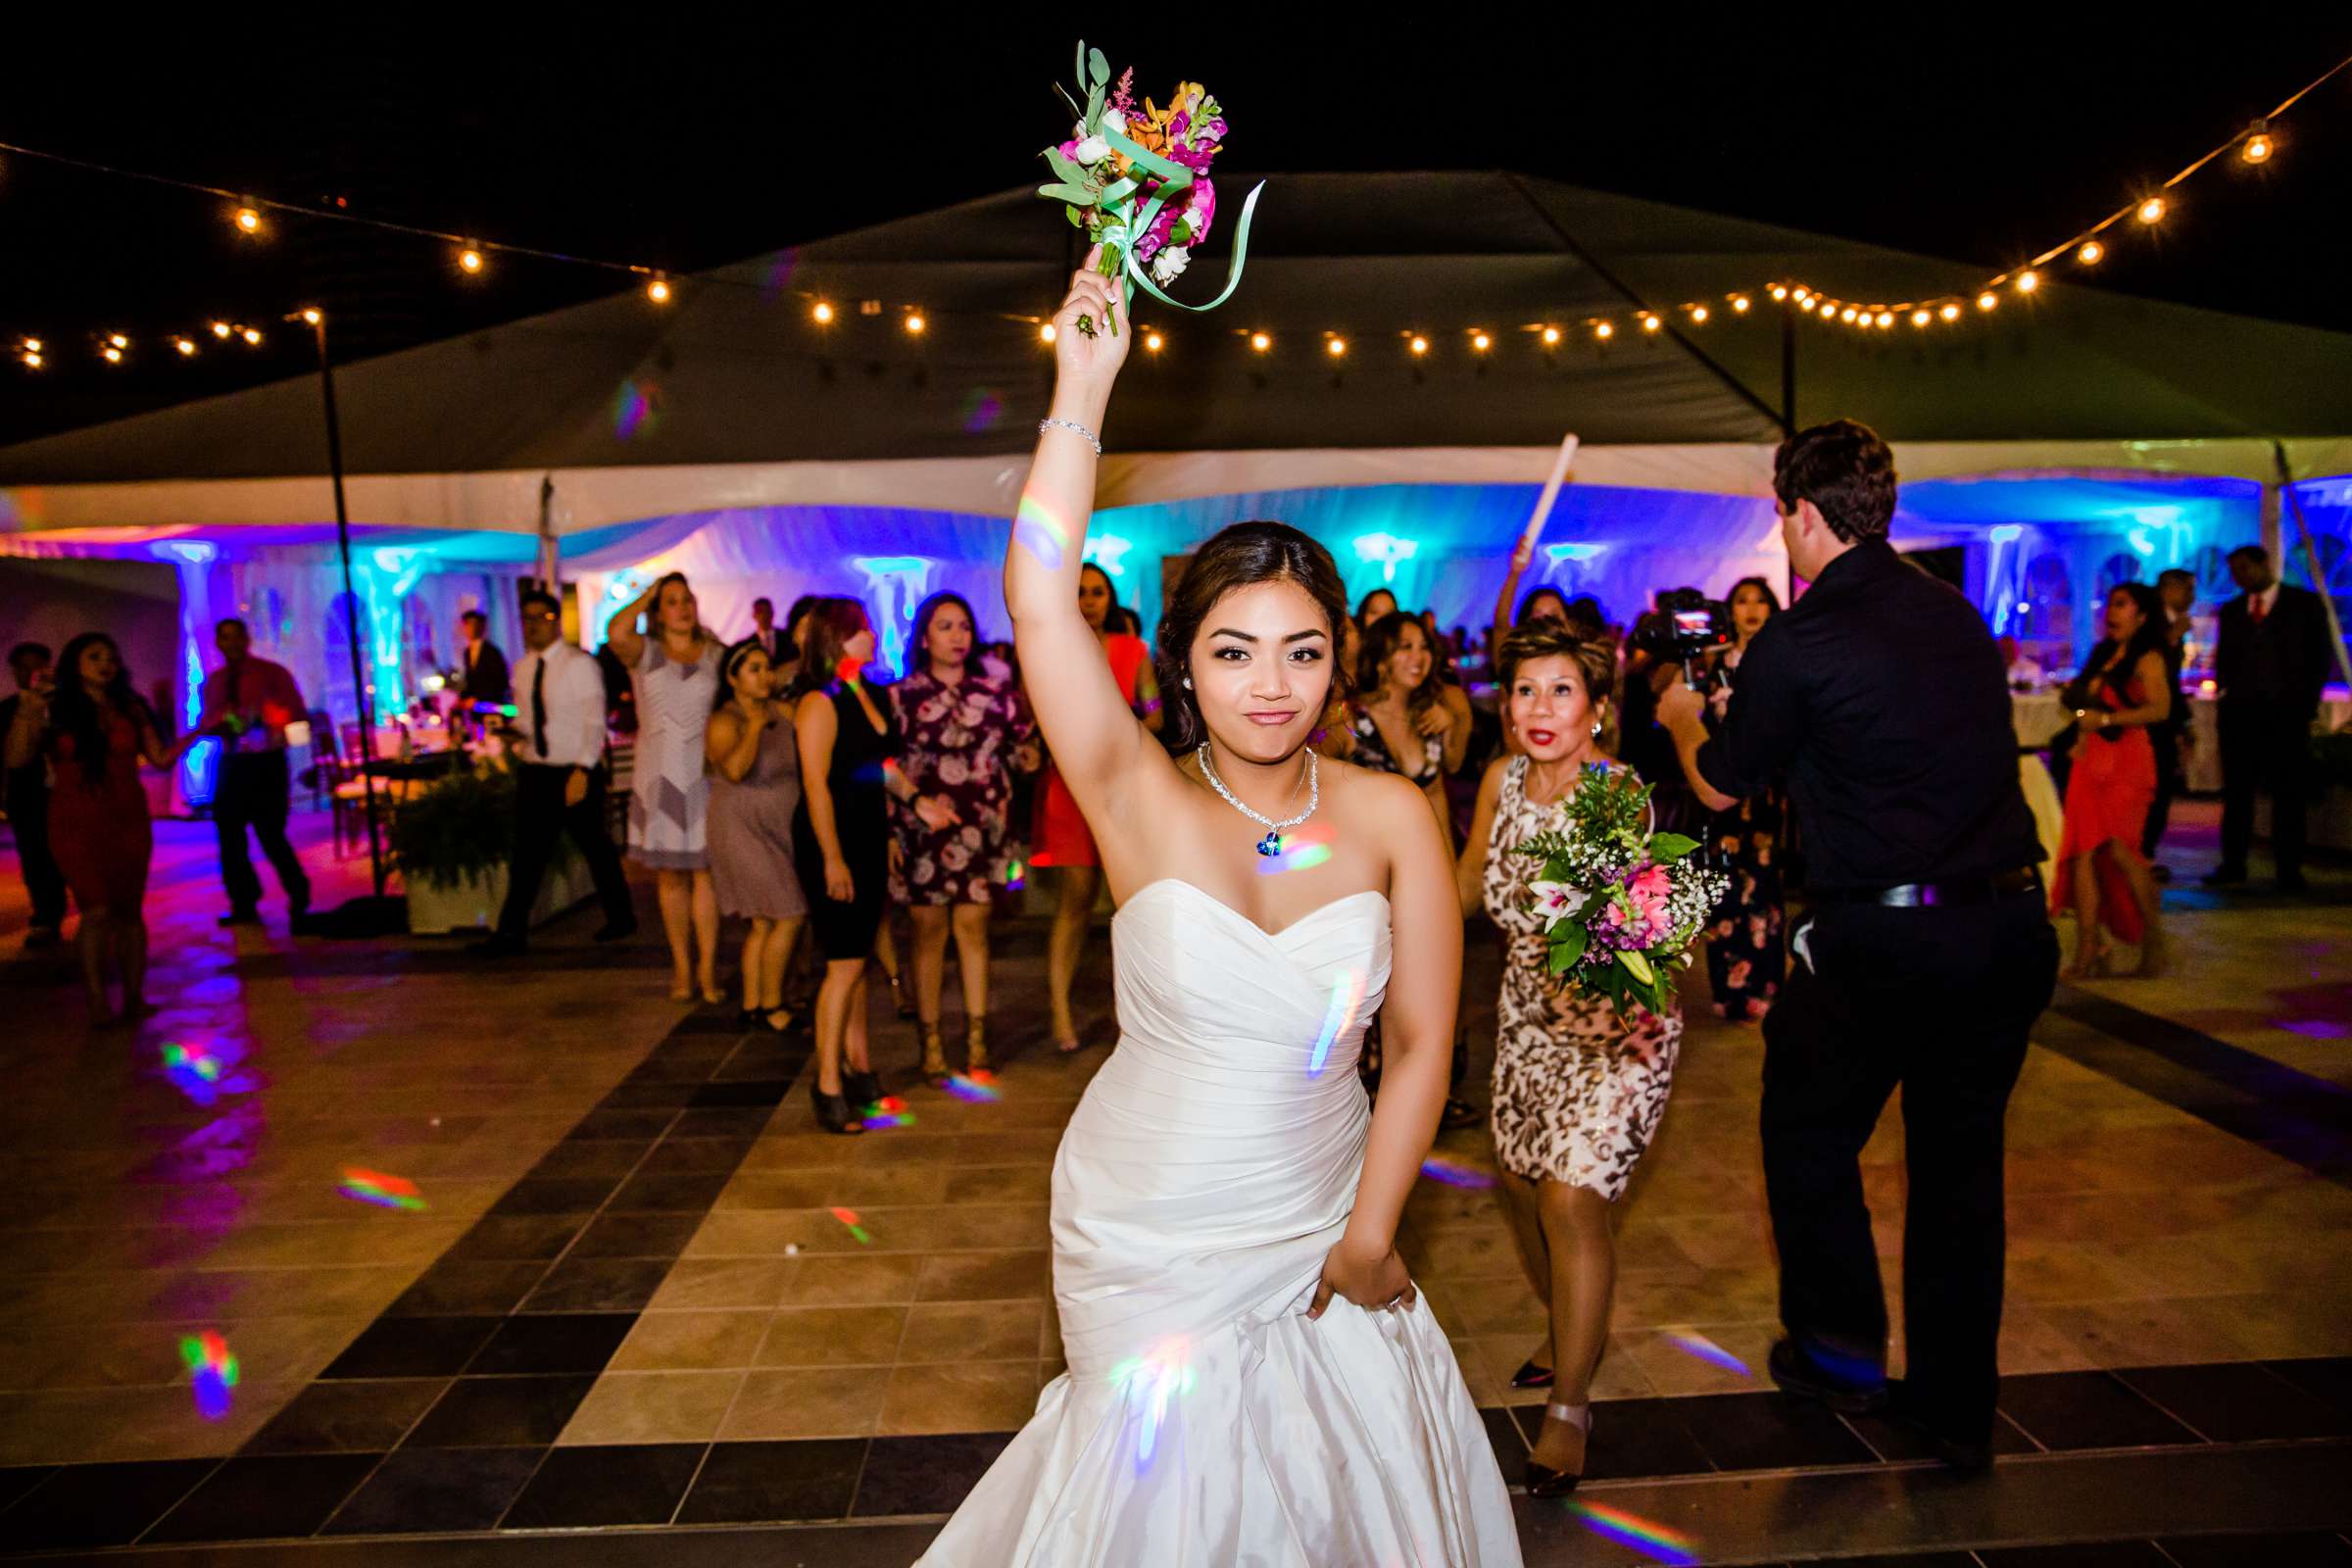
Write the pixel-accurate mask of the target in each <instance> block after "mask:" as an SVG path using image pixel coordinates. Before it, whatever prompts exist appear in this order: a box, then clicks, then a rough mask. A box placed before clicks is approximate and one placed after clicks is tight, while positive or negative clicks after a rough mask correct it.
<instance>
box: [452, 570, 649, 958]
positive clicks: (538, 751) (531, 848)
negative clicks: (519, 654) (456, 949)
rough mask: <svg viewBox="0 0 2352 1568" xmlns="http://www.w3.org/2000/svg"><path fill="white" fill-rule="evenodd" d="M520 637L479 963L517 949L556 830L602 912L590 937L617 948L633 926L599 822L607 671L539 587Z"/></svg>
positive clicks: (609, 839)
mask: <svg viewBox="0 0 2352 1568" xmlns="http://www.w3.org/2000/svg"><path fill="white" fill-rule="evenodd" d="M522 640H523V642H524V644H525V645H526V646H527V647H528V648H529V649H530V652H529V653H528V654H526V655H524V656H523V660H522V662H521V663H519V664H517V665H516V666H515V723H516V725H517V727H518V728H520V729H521V731H522V738H521V740H520V742H519V743H518V744H517V745H516V747H515V858H514V859H513V860H512V861H511V862H510V863H509V865H508V867H507V872H508V875H507V902H506V907H504V908H503V909H501V910H500V911H499V916H498V930H497V932H496V934H494V935H492V936H491V937H490V938H489V939H488V940H486V941H482V942H476V943H474V944H473V945H472V946H471V947H470V948H468V949H467V950H466V951H467V952H469V953H472V954H474V955H476V956H481V957H504V956H509V955H512V954H517V953H520V952H522V951H523V945H524V939H525V938H526V937H527V936H528V935H529V933H530V928H531V906H532V905H534V904H536V903H537V902H538V899H539V884H540V883H541V882H542V881H543V880H545V878H546V876H547V862H548V860H549V859H550V858H552V857H553V856H554V854H555V850H556V836H557V835H558V834H559V833H567V834H569V835H570V836H571V842H572V843H573V844H574V845H575V846H577V847H578V849H579V852H580V854H581V855H582V856H583V857H585V858H586V859H587V861H588V874H589V875H590V876H591V877H593V878H595V880H596V896H597V900H598V902H599V903H601V904H602V905H603V906H604V907H605V923H604V926H603V928H602V929H601V930H599V931H598V932H597V933H596V940H597V941H599V942H618V941H621V940H622V939H623V938H626V937H629V936H631V935H634V934H635V932H636V930H637V914H636V910H635V908H634V907H632V906H631V905H630V903H629V884H628V879H627V877H626V876H625V875H624V874H623V873H622V871H621V868H620V852H619V851H617V850H616V849H614V848H613V831H612V828H611V827H610V826H609V825H608V824H607V820H606V809H605V679H604V672H603V671H602V670H600V669H599V668H598V667H597V662H596V661H595V660H594V659H593V658H591V657H590V656H588V655H587V654H584V653H582V652H580V650H579V649H577V648H575V647H573V646H572V645H571V644H570V643H567V642H565V641H564V620H563V610H562V607H560V606H559V605H558V604H557V603H556V601H555V599H554V598H553V597H551V596H550V595H548V594H545V593H542V592H540V591H538V590H536V589H533V590H531V591H529V592H527V593H525V594H524V595H523V596H522Z"/></svg>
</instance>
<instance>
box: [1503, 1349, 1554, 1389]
mask: <svg viewBox="0 0 2352 1568" xmlns="http://www.w3.org/2000/svg"><path fill="white" fill-rule="evenodd" d="M1557 1375H1558V1374H1557V1373H1555V1372H1553V1371H1552V1369H1551V1368H1549V1367H1547V1366H1538V1365H1536V1358H1535V1357H1534V1356H1532V1355H1531V1356H1529V1357H1528V1358H1527V1359H1526V1360H1524V1361H1522V1362H1520V1363H1519V1370H1518V1371H1516V1372H1514V1373H1512V1374H1511V1387H1512V1388H1514V1389H1548V1388H1550V1387H1551V1380H1552V1379H1553V1378H1554V1377H1556V1376H1557Z"/></svg>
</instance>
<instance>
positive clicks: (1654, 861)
mask: <svg viewBox="0 0 2352 1568" xmlns="http://www.w3.org/2000/svg"><path fill="white" fill-rule="evenodd" d="M1649 820H1650V810H1649V788H1648V786H1646V785H1643V784H1637V783H1635V782H1634V777H1633V775H1632V774H1631V773H1628V772H1624V771H1622V770H1618V769H1612V768H1610V767H1609V766H1607V765H1606V764H1605V763H1600V762H1591V763H1588V764H1586V767H1585V772H1584V776H1583V777H1582V778H1581V779H1579V780H1578V782H1577V786H1576V788H1575V789H1574V790H1572V791H1570V792H1569V794H1568V798H1567V799H1566V800H1564V801H1562V802H1560V804H1559V807H1558V825H1556V826H1554V827H1549V828H1546V829H1544V831H1543V832H1541V833H1537V834H1535V835H1533V836H1532V837H1530V838H1529V839H1528V840H1527V842H1526V843H1524V844H1522V845H1520V846H1519V853H1520V854H1522V855H1529V856H1535V857H1538V858H1541V859H1542V860H1543V862H1544V864H1543V867H1542V869H1541V870H1540V871H1539V872H1538V873H1537V875H1536V877H1535V878H1534V879H1533V880H1532V881H1531V882H1530V883H1529V884H1528V891H1529V893H1530V894H1532V895H1533V896H1534V900H1535V902H1534V904H1533V905H1532V906H1531V907H1533V908H1534V909H1535V910H1536V912H1537V913H1539V914H1541V915H1542V916H1543V917H1544V933H1545V936H1546V939H1547V940H1548V941H1549V943H1550V946H1551V972H1552V973H1553V974H1556V975H1564V976H1566V977H1567V981H1568V984H1569V985H1570V986H1571V987H1573V988H1574V989H1576V990H1578V991H1581V992H1583V993H1585V994H1586V995H1589V996H1596V997H1604V998H1606V999H1607V1000H1608V1002H1609V1004H1610V1005H1612V1006H1614V1007H1615V1008H1616V1009H1617V1010H1618V1011H1619V1012H1620V1013H1622V1012H1624V1011H1625V1010H1626V1008H1627V1007H1628V1006H1629V1005H1637V1006H1642V1007H1645V1008H1647V1009H1648V1010H1649V1011H1651V1012H1653V1013H1657V1014H1660V1015H1663V1014H1664V1013H1665V1012H1666V1011H1667V1009H1668V1008H1669V1007H1670V1006H1671V1005H1673V1000H1674V977H1675V974H1676V971H1678V970H1680V969H1683V968H1686V967H1688V966H1689V965H1690V963H1691V956H1692V949H1693V946H1694V944H1695V943H1696V941H1697V938H1698V934H1699V931H1700V930H1701V929H1702V928H1703V927H1704V926H1705V924H1706V919H1707V915H1708V913H1709V911H1711V910H1712V909H1713V908H1714V907H1715V906H1716V905H1717V904H1719V903H1721V902H1722V900H1723V895H1724V892H1725V890H1726V889H1727V888H1728V887H1729V886H1730V879H1729V878H1727V877H1725V876H1724V875H1723V874H1722V873H1721V872H1718V871H1712V870H1709V869H1707V868H1706V867H1705V866H1702V865H1700V864H1698V863H1696V862H1695V861H1693V860H1692V859H1691V853H1692V852H1693V851H1695V850H1696V849H1697V848H1698V844H1697V842H1696V841H1695V840H1692V839H1689V838H1685V837H1684V836H1683V835H1682V834H1680V833H1652V832H1650V831H1649V830H1648V825H1647V824H1648V822H1649Z"/></svg>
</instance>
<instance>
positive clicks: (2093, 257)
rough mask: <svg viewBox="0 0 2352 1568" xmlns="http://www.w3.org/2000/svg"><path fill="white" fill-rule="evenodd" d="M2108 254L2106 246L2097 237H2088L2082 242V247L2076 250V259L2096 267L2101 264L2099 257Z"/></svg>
mask: <svg viewBox="0 0 2352 1568" xmlns="http://www.w3.org/2000/svg"><path fill="white" fill-rule="evenodd" d="M2106 254H2107V247H2106V246H2104V245H2102V244H2100V243H2099V242H2098V241H2097V240H2095V239H2086V240H2084V241H2083V242H2082V249H2081V250H2079V251H2077V252H2075V260H2076V261H2078V262H2081V263H2082V265H2083V266H2084V267H2096V266H2098V265H2099V258H2100V257H2102V256H2104V255H2106Z"/></svg>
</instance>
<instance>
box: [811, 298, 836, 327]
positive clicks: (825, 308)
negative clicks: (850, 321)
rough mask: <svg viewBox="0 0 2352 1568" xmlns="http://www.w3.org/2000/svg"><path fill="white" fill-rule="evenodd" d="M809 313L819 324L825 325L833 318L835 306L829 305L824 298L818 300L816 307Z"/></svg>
mask: <svg viewBox="0 0 2352 1568" xmlns="http://www.w3.org/2000/svg"><path fill="white" fill-rule="evenodd" d="M809 317H810V319H813V320H814V321H815V322H816V324H817V325H819V326H823V325H824V324H825V323H826V322H828V321H830V320H832V319H833V307H832V306H830V305H827V304H826V303H825V302H824V301H823V300H818V301H817V302H816V305H815V308H814V309H812V310H810V311H809Z"/></svg>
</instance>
